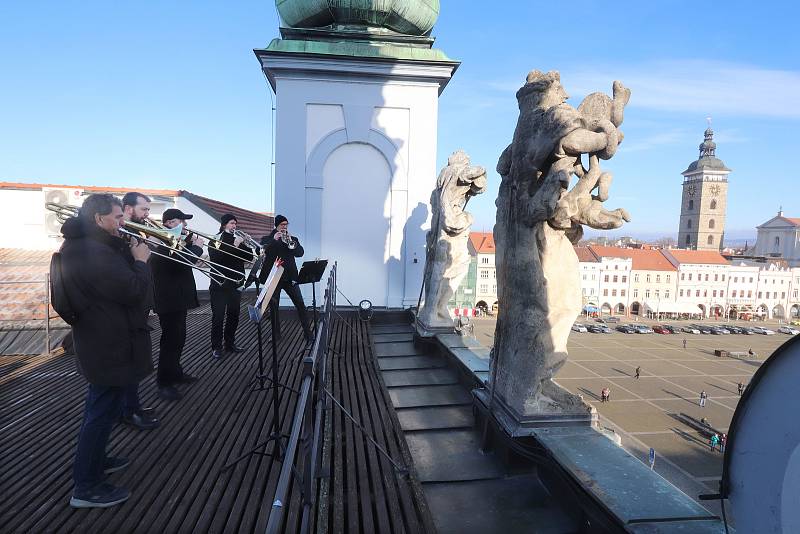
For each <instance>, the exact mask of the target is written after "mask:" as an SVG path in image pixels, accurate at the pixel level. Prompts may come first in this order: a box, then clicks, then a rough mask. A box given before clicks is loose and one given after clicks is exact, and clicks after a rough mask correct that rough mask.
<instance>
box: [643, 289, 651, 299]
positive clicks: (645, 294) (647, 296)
mask: <svg viewBox="0 0 800 534" xmlns="http://www.w3.org/2000/svg"><path fill="white" fill-rule="evenodd" d="M644 298H646V299H649V298H650V290H649V289H645V290H644Z"/></svg>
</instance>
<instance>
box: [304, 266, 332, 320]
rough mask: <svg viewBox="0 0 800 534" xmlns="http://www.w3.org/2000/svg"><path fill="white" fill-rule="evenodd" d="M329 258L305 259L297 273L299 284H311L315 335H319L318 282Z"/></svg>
mask: <svg viewBox="0 0 800 534" xmlns="http://www.w3.org/2000/svg"><path fill="white" fill-rule="evenodd" d="M327 267H328V260H314V261H304V262H303V266H302V267H301V268H300V272H299V273H298V275H297V285H302V284H311V306H312V307H313V308H314V335H315V336H316V335H317V282H319V281H320V280H322V275H324V274H325V269H326V268H327Z"/></svg>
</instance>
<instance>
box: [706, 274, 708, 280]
mask: <svg viewBox="0 0 800 534" xmlns="http://www.w3.org/2000/svg"><path fill="white" fill-rule="evenodd" d="M706 282H708V274H706Z"/></svg>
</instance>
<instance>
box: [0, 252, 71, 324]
mask: <svg viewBox="0 0 800 534" xmlns="http://www.w3.org/2000/svg"><path fill="white" fill-rule="evenodd" d="M52 254H53V252H52V251H50V250H23V249H16V248H0V282H3V283H2V284H0V320H3V321H25V320H28V319H44V318H45V305H44V302H45V297H46V292H45V291H46V290H45V285H44V275H45V273H47V272H49V270H50V256H52ZM6 282H14V283H6ZM50 316H51V317H56V316H58V314H57V313H56V312H55V311H54V310H53V309H52V308H51V309H50Z"/></svg>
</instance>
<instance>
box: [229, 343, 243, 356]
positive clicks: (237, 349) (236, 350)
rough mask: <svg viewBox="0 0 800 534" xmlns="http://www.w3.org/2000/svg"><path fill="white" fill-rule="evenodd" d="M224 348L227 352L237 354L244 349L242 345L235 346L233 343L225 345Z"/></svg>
mask: <svg viewBox="0 0 800 534" xmlns="http://www.w3.org/2000/svg"><path fill="white" fill-rule="evenodd" d="M225 350H227V351H228V352H232V353H234V354H239V353H242V352H244V349H243V348H242V347H238V346H236V344H235V343H234V344H233V345H225Z"/></svg>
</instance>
